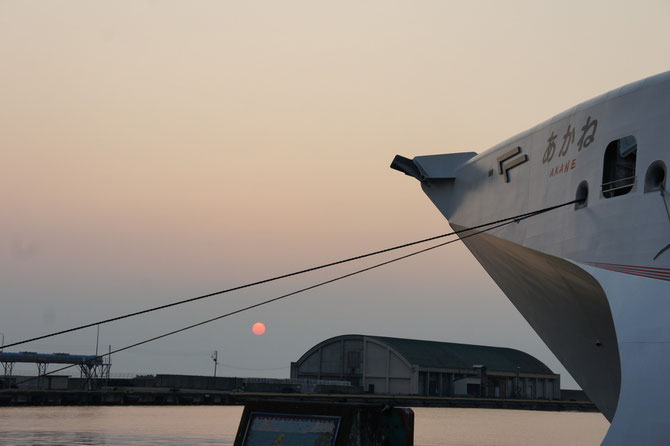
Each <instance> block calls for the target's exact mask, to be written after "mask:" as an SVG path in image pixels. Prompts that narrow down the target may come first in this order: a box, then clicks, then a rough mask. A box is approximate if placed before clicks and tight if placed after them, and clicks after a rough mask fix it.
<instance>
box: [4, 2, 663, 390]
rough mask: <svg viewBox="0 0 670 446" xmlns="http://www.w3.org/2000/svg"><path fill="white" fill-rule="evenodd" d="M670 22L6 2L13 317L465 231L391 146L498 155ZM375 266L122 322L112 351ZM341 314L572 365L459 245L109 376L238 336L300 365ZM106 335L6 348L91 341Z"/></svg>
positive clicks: (136, 353) (626, 78)
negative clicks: (495, 149) (452, 224)
mask: <svg viewBox="0 0 670 446" xmlns="http://www.w3.org/2000/svg"><path fill="white" fill-rule="evenodd" d="M669 21H670V2H668V1H666V0H659V1H649V0H648V1H644V0H643V1H637V2H631V1H560V2H558V1H557V2H540V1H536V0H535V1H505V2H501V1H472V2H463V1H458V2H456V1H393V0H384V1H333V2H321V1H235V2H233V1H148V0H147V1H113V2H102V1H88V0H86V1H58V2H51V1H42V2H37V1H7V0H0V61H1V62H0V63H1V67H2V68H1V69H0V154H1V160H2V164H1V166H2V168H1V173H0V217H1V219H0V222H1V224H0V333H3V334H4V336H5V342H6V343H10V342H15V341H18V340H21V339H24V338H28V337H33V336H37V335H40V334H44V333H47V332H50V331H55V330H60V329H65V328H69V327H70V326H73V325H78V324H82V323H86V322H93V321H96V320H99V319H103V318H107V317H112V316H116V315H119V314H123V313H127V312H132V311H137V310H140V309H144V308H147V307H150V306H155V305H159V304H163V303H168V302H172V301H175V300H180V299H183V298H187V297H191V296H195V295H199V294H204V293H207V292H211V291H216V290H219V289H224V288H229V287H232V286H235V285H239V284H243V283H246V282H249V281H254V280H260V279H263V278H266V277H269V276H274V275H278V274H282V273H286V272H290V271H293V270H296V269H302V268H306V267H309V266H312V265H316V264H320V263H325V262H328V261H332V260H337V259H340V258H343V257H349V256H353V255H356V254H360V253H364V252H367V251H372V250H377V249H382V248H385V247H388V246H392V245H396V244H400V243H404V242H409V241H413V240H416V239H420V238H424V237H428V236H431V235H436V234H440V233H444V232H448V231H449V230H450V228H449V226H448V224H447V221H446V220H445V219H444V218H443V217H442V216H441V215H440V214H439V212H438V211H437V209H435V208H434V207H433V205H432V204H431V203H430V202H429V200H428V199H427V198H426V197H425V196H424V194H423V193H422V192H421V190H420V187H419V184H418V182H416V181H415V180H413V179H411V178H409V177H407V176H405V175H403V174H401V173H399V172H396V171H393V170H391V169H390V168H389V164H390V163H391V160H392V159H393V157H394V156H395V155H396V154H402V155H404V156H408V157H413V156H416V155H426V154H434V153H448V152H460V151H475V152H481V151H484V150H486V149H487V148H489V147H491V146H493V145H494V144H496V143H497V142H499V141H501V140H503V139H506V138H508V137H510V136H512V135H514V134H516V133H518V132H521V131H523V130H525V129H527V128H529V127H531V126H533V125H535V124H537V123H539V122H541V121H543V120H545V119H547V118H549V117H551V116H553V115H555V114H557V113H559V112H561V111H563V110H565V109H567V108H569V107H571V106H573V105H575V104H577V103H579V102H581V101H584V100H587V99H590V98H591V97H593V96H596V95H599V94H601V93H604V92H606V91H608V90H611V89H613V88H617V87H619V86H621V85H623V84H626V83H629V82H632V81H636V80H639V79H641V78H644V77H647V76H650V75H654V74H657V73H659V72H663V71H667V70H669V69H670V26H668V23H669ZM407 252H408V251H407ZM390 257H391V256H386V257H383V259H387V258H390ZM372 263H375V260H374V259H372V260H368V261H365V262H362V263H361V264H360V265H359V264H349V265H346V266H342V267H338V268H336V269H334V270H332V271H330V270H328V271H322V272H319V273H315V274H312V275H306V276H301V277H300V278H296V279H291V280H286V281H282V282H277V283H273V284H270V285H265V286H262V287H257V288H252V289H249V290H246V291H244V292H239V293H235V294H230V295H225V296H220V297H216V298H211V299H209V300H207V301H201V302H198V303H194V304H190V305H187V306H184V307H177V308H174V309H169V310H165V311H163V312H160V313H156V314H152V315H147V316H141V317H138V318H133V319H129V320H125V321H123V322H119V323H115V324H110V325H105V326H102V327H101V329H100V344H101V348H102V349H104V350H106V349H107V345H110V344H111V345H112V348H118V347H122V346H124V345H127V344H132V343H134V342H137V341H138V340H142V339H144V338H149V337H152V336H155V335H157V334H160V333H162V332H164V331H169V330H172V329H175V328H179V327H181V326H184V325H188V324H191V323H194V322H198V321H200V320H203V319H207V318H209V317H212V316H215V315H217V314H221V313H226V312H228V311H232V310H235V309H237V308H239V307H241V306H244V305H248V304H251V303H255V302H258V301H260V300H263V299H267V298H271V297H275V296H278V295H280V294H283V293H286V292H289V291H292V290H294V289H297V288H301V287H304V286H307V285H309V284H312V283H314V282H317V281H319V280H325V279H328V278H330V277H333V276H334V275H336V274H338V273H346V272H349V271H352V270H354V269H357V268H358V267H359V266H365V265H370V264H372ZM258 321H261V322H263V323H265V325H266V327H267V331H266V332H265V334H264V335H263V336H254V334H253V333H252V331H251V326H252V325H253V323H255V322H258ZM346 333H363V334H374V335H384V336H397V337H409V338H417V339H429V340H437V341H447V342H464V343H476V344H485V345H496V346H504V347H511V348H517V349H520V350H524V351H526V352H528V353H530V354H533V355H535V356H537V357H538V358H539V359H541V360H542V361H544V362H545V363H546V364H547V365H548V366H549V367H550V368H552V369H553V370H554V371H556V372H557V373H561V374H562V380H563V386H564V387H568V388H574V387H576V384H575V383H574V381H572V379H571V378H570V377H569V376H568V375H567V373H566V371H565V369H564V368H563V367H562V366H561V365H560V364H559V363H558V361H557V360H556V359H555V358H554V356H553V355H552V354H551V352H550V351H549V350H548V349H547V348H546V347H545V346H544V344H543V343H542V342H541V340H540V339H539V338H538V337H537V335H536V334H535V333H534V332H533V331H532V329H531V328H530V327H529V325H528V324H527V323H526V322H525V320H524V319H523V318H522V317H521V316H520V315H519V314H518V313H517V311H516V310H515V309H514V307H513V306H512V305H511V303H509V301H508V300H507V298H506V297H505V296H504V295H503V294H502V292H501V291H500V290H499V289H498V288H497V287H496V286H495V284H494V283H493V281H492V280H491V279H490V278H489V277H488V275H487V274H486V273H485V272H484V270H483V269H482V268H481V267H480V266H479V264H478V263H477V262H476V261H475V260H474V258H473V257H472V256H471V255H470V254H469V252H468V251H467V250H466V249H465V248H464V247H463V246H462V245H460V244H454V245H450V246H447V247H444V248H440V249H438V250H436V251H433V252H431V253H428V254H424V255H421V256H419V257H415V258H412V259H409V260H405V261H403V262H399V263H396V264H394V265H391V266H387V267H385V268H383V269H379V270H375V271H373V272H370V273H368V274H365V275H361V276H357V277H355V278H352V279H349V280H347V281H342V282H338V283H336V284H332V285H329V286H327V287H324V288H320V289H318V290H315V291H312V292H309V293H305V294H301V295H298V296H295V297H292V298H290V299H288V300H286V301H283V302H280V303H275V304H271V305H269V306H267V307H263V308H260V309H257V310H254V311H250V312H248V313H244V314H241V315H238V316H234V317H231V318H228V319H224V320H222V321H219V322H216V323H213V324H210V325H208V326H205V327H201V328H198V329H195V330H193V331H191V332H188V333H185V334H181V335H178V336H175V337H173V338H168V339H165V340H161V341H158V342H155V343H153V344H149V345H145V346H143V347H140V348H138V349H136V350H132V351H128V352H124V353H120V354H118V355H116V356H114V357H113V358H112V362H113V365H112V373H113V374H115V373H188V374H210V373H212V372H213V368H214V367H213V363H212V360H211V359H210V355H211V353H212V352H213V351H214V350H218V352H219V361H220V362H221V363H222V364H223V365H219V367H218V375H219V376H224V375H225V376H268V377H287V376H288V374H289V370H288V367H289V363H290V361H295V360H297V359H298V358H299V357H300V355H301V354H302V353H304V352H305V351H307V349H309V348H310V347H312V346H313V345H315V344H317V343H318V342H320V341H322V340H324V339H326V338H329V337H332V336H337V335H340V334H346ZM95 337H96V332H95V329H93V328H91V329H87V330H85V331H82V332H79V333H74V334H70V335H66V336H61V337H57V338H53V339H49V340H44V341H39V342H35V343H32V344H27V345H23V346H20V347H16V348H13V349H10V350H11V351H24V350H27V351H40V352H69V353H78V354H93V353H94V352H95ZM231 366H232V367H231ZM233 367H235V368H233ZM17 371H31V372H32V371H33V367H32V366H31V365H28V364H26V365H23V366H21V367H18V366H17Z"/></svg>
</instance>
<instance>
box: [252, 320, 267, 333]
mask: <svg viewBox="0 0 670 446" xmlns="http://www.w3.org/2000/svg"><path fill="white" fill-rule="evenodd" d="M251 331H253V332H254V334H255V335H256V336H261V335H262V334H263V333H265V324H264V323H262V322H256V323H255V324H254V325H253V327H251Z"/></svg>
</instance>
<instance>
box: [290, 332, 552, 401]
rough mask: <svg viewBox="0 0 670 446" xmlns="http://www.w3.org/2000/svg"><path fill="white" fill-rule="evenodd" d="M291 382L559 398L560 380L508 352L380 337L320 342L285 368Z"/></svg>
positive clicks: (368, 389)
mask: <svg viewBox="0 0 670 446" xmlns="http://www.w3.org/2000/svg"><path fill="white" fill-rule="evenodd" d="M291 378H292V379H320V380H337V381H349V382H351V384H352V386H355V387H358V388H359V389H360V390H361V391H365V392H368V393H379V394H393V395H424V396H474V397H486V398H527V399H560V397H561V393H560V392H561V391H560V376H559V375H558V374H555V373H553V372H552V371H551V370H550V369H549V367H547V366H546V365H544V364H543V363H542V362H541V361H539V360H538V359H536V358H534V357H533V356H531V355H529V354H527V353H524V352H521V351H519V350H514V349H510V348H501V347H488V346H482V345H469V344H455V343H450V342H434V341H420V340H414V339H401V338H389V337H383V336H367V335H343V336H337V337H334V338H331V339H328V340H325V341H323V342H321V343H319V344H317V345H315V346H314V347H312V348H311V349H310V350H309V351H308V352H307V353H305V354H304V355H302V357H301V358H300V359H298V361H297V362H294V363H291Z"/></svg>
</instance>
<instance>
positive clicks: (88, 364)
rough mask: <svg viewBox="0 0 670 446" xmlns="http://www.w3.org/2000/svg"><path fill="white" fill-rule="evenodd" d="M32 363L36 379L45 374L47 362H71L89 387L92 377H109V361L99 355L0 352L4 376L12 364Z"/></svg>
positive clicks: (6, 375)
mask: <svg viewBox="0 0 670 446" xmlns="http://www.w3.org/2000/svg"><path fill="white" fill-rule="evenodd" d="M17 362H19V363H32V364H36V365H37V379H38V380H39V379H40V377H42V376H44V375H46V373H47V368H48V367H49V364H72V365H76V366H77V367H78V368H79V372H80V377H81V378H85V379H86V381H85V385H86V386H87V387H90V385H91V380H93V379H102V378H104V379H109V371H110V368H111V365H112V364H111V362H104V361H103V359H102V357H101V356H95V355H71V354H69V353H36V352H0V364H2V368H3V372H4V376H5V377H10V376H12V373H13V371H14V364H16V363H17Z"/></svg>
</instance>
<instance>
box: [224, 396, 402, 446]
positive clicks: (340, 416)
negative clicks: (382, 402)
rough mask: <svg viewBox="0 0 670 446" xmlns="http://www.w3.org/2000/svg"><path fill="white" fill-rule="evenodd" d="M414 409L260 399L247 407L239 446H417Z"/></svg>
mask: <svg viewBox="0 0 670 446" xmlns="http://www.w3.org/2000/svg"><path fill="white" fill-rule="evenodd" d="M413 442H414V412H412V410H411V409H404V408H391V407H389V406H378V405H369V404H347V403H304V402H298V401H257V402H249V403H247V405H246V406H245V407H244V412H243V414H242V419H241V420H240V426H239V429H238V431H237V436H236V438H235V446H346V445H349V444H384V445H388V446H412V445H413Z"/></svg>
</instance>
